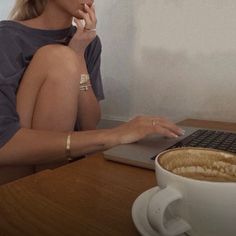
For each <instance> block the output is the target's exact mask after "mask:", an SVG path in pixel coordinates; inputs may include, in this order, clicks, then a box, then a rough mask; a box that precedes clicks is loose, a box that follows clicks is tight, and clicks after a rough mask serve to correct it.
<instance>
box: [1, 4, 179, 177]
mask: <svg viewBox="0 0 236 236" xmlns="http://www.w3.org/2000/svg"><path fill="white" fill-rule="evenodd" d="M73 18H74V19H75V23H76V25H77V27H74V26H72V24H71V23H72V19H73ZM82 22H84V24H82ZM96 22H97V20H96V14H95V9H94V6H93V0H17V1H16V3H15V7H14V9H13V10H12V13H11V20H10V21H2V22H1V23H0V58H1V61H0V166H1V168H2V169H1V170H0V173H1V176H4V174H3V173H4V170H5V172H8V175H10V177H11V176H13V177H12V178H16V177H19V176H24V175H27V174H29V173H33V168H32V167H30V166H33V165H38V164H43V163H52V162H60V161H63V160H71V159H74V158H76V157H78V156H82V155H84V154H87V153H91V152H94V151H101V150H105V149H107V148H110V147H113V146H115V145H119V144H126V143H132V142H136V141H138V140H140V139H142V138H144V137H146V136H147V135H150V134H156V133H159V134H162V135H165V136H168V137H177V136H179V135H181V134H182V130H181V129H179V128H178V127H177V126H175V125H174V124H173V123H171V122H169V121H167V120H166V119H163V118H159V117H155V116H153V117H152V116H140V117H136V118H134V119H133V120H131V121H129V122H127V123H126V124H124V125H121V126H119V127H116V128H113V129H104V130H96V125H97V123H98V121H99V119H100V106H99V100H101V99H103V90H102V83H101V77H100V53H101V43H100V40H99V38H98V37H97V36H96ZM76 28H77V29H76ZM75 130H80V131H75Z"/></svg>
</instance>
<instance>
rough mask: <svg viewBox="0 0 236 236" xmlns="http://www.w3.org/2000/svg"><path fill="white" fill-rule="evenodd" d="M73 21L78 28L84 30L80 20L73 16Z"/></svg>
mask: <svg viewBox="0 0 236 236" xmlns="http://www.w3.org/2000/svg"><path fill="white" fill-rule="evenodd" d="M74 22H75V24H76V26H77V29H78V30H80V31H83V30H84V26H83V24H82V22H81V20H79V19H77V18H74Z"/></svg>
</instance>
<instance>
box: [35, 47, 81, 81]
mask: <svg viewBox="0 0 236 236" xmlns="http://www.w3.org/2000/svg"><path fill="white" fill-rule="evenodd" d="M34 58H35V59H36V60H40V61H43V62H45V64H46V71H47V72H48V73H49V74H59V75H61V74H64V73H66V74H67V75H68V73H69V74H73V73H77V74H78V73H79V72H80V70H81V69H82V66H83V65H81V64H80V62H79V60H78V56H77V54H76V52H74V51H73V50H72V49H71V48H69V47H68V46H63V45H60V44H52V45H47V46H44V47H41V48H40V49H38V51H37V52H36V53H35V55H34ZM68 77H69V76H68Z"/></svg>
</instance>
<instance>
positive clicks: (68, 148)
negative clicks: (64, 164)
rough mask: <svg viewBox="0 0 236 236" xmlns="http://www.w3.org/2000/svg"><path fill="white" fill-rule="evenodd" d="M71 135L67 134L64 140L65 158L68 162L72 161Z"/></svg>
mask: <svg viewBox="0 0 236 236" xmlns="http://www.w3.org/2000/svg"><path fill="white" fill-rule="evenodd" d="M71 135H72V133H69V134H68V135H67V138H66V151H65V152H66V158H67V160H68V162H71V161H72V160H73V159H72V157H71Z"/></svg>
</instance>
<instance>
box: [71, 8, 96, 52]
mask: <svg viewBox="0 0 236 236" xmlns="http://www.w3.org/2000/svg"><path fill="white" fill-rule="evenodd" d="M78 13H79V15H80V17H81V18H82V19H83V20H84V22H85V25H83V24H82V22H81V20H80V19H76V18H75V23H76V25H77V32H76V33H75V35H74V36H73V38H72V39H71V41H70V43H69V47H70V48H72V49H73V50H74V51H75V52H76V53H78V54H80V55H82V56H83V55H84V51H85V49H86V48H87V46H88V45H89V44H90V43H91V42H92V41H93V39H94V38H95V37H96V25H97V18H96V14H95V8H94V6H93V5H92V6H91V7H89V6H88V5H87V4H85V6H84V11H82V10H78Z"/></svg>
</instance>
